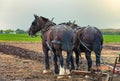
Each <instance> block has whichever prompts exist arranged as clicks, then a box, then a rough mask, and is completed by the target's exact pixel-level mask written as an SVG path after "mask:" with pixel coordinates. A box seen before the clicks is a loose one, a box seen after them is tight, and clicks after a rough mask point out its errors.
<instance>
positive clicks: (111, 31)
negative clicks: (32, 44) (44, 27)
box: [0, 29, 120, 35]
mask: <svg viewBox="0 0 120 81" xmlns="http://www.w3.org/2000/svg"><path fill="white" fill-rule="evenodd" d="M101 32H102V33H103V35H120V29H101ZM0 34H27V31H25V30H22V29H16V30H11V29H8V30H0Z"/></svg>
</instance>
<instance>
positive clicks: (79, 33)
mask: <svg viewBox="0 0 120 81" xmlns="http://www.w3.org/2000/svg"><path fill="white" fill-rule="evenodd" d="M34 17H35V19H34V21H33V22H32V24H31V27H30V29H29V35H30V36H33V35H35V34H36V33H37V32H38V31H41V32H42V48H43V52H44V54H45V70H44V71H43V73H47V72H48V71H49V70H50V64H49V54H48V51H50V52H51V57H52V58H53V63H54V73H55V74H59V75H65V74H68V75H69V74H70V72H71V70H74V69H80V63H79V57H80V56H81V55H80V53H81V52H85V56H86V59H87V63H88V71H90V70H91V67H92V59H91V52H92V51H94V52H95V55H96V66H100V55H101V50H102V45H103V36H102V33H101V32H100V30H99V29H98V28H96V27H91V26H86V27H80V26H78V25H77V24H74V23H71V22H67V23H61V24H58V25H56V24H55V23H54V22H53V21H52V20H49V19H48V18H45V17H42V16H40V17H39V16H37V15H34ZM62 51H66V53H67V56H66V62H64V56H63V55H62ZM73 52H74V53H75V63H76V65H75V64H74V57H73ZM58 61H59V62H58ZM58 63H59V65H58ZM75 66H76V67H75Z"/></svg>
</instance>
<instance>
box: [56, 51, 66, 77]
mask: <svg viewBox="0 0 120 81" xmlns="http://www.w3.org/2000/svg"><path fill="white" fill-rule="evenodd" d="M57 53H58V54H59V62H60V72H59V75H64V74H65V69H64V59H63V56H62V51H58V52H57Z"/></svg>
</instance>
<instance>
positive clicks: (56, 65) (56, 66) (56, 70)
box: [54, 53, 59, 74]
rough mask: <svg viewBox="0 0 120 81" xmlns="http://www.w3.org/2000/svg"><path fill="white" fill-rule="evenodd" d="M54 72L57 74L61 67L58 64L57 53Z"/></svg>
mask: <svg viewBox="0 0 120 81" xmlns="http://www.w3.org/2000/svg"><path fill="white" fill-rule="evenodd" d="M54 54H55V53H54ZM54 72H55V74H59V69H58V64H57V55H56V54H55V55H54Z"/></svg>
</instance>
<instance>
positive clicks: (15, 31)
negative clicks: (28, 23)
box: [0, 29, 27, 34]
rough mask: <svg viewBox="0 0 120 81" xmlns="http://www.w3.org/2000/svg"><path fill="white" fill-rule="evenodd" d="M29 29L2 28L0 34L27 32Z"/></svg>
mask: <svg viewBox="0 0 120 81" xmlns="http://www.w3.org/2000/svg"><path fill="white" fill-rule="evenodd" d="M26 33H27V31H25V30H22V29H16V30H11V29H7V30H0V34H26Z"/></svg>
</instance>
